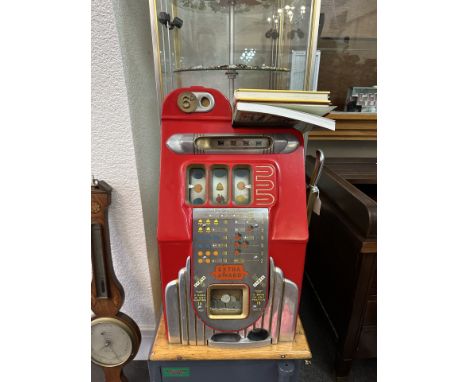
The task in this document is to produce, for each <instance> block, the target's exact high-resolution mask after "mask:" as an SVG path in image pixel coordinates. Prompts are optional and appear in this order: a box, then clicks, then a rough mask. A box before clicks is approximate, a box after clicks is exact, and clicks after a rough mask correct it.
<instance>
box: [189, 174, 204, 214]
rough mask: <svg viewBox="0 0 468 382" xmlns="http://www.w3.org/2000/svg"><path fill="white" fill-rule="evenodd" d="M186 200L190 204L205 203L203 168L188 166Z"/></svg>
mask: <svg viewBox="0 0 468 382" xmlns="http://www.w3.org/2000/svg"><path fill="white" fill-rule="evenodd" d="M187 200H188V202H189V203H190V204H193V205H200V204H205V202H206V171H205V168H204V167H203V166H199V165H194V166H190V167H189V168H188V170H187Z"/></svg>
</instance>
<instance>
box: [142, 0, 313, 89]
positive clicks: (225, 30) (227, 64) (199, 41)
mask: <svg viewBox="0 0 468 382" xmlns="http://www.w3.org/2000/svg"><path fill="white" fill-rule="evenodd" d="M150 8H151V23H152V34H153V46H154V53H155V67H156V77H157V79H159V87H160V91H161V95H162V96H165V95H166V94H168V93H169V92H170V91H172V90H173V89H175V88H179V87H186V86H192V85H203V86H209V87H213V88H217V89H219V90H220V91H221V92H222V93H223V94H224V95H225V96H226V97H228V98H232V95H233V92H234V90H235V89H236V88H264V89H296V90H302V89H306V90H307V89H312V88H313V79H314V60H315V52H316V47H317V33H318V29H319V28H318V26H319V15H320V0H317V1H310V0H276V1H273V0H150ZM158 77H159V78H158Z"/></svg>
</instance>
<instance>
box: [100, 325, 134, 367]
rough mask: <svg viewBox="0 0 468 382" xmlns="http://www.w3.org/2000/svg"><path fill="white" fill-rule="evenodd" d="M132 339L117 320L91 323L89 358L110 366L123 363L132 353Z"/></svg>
mask: <svg viewBox="0 0 468 382" xmlns="http://www.w3.org/2000/svg"><path fill="white" fill-rule="evenodd" d="M132 349H133V344H132V339H131V337H130V334H129V332H128V331H127V330H125V329H124V327H123V324H121V323H120V322H119V321H117V320H112V321H111V320H107V321H101V322H97V323H93V324H92V326H91V360H92V361H93V362H94V363H96V364H98V365H101V366H105V367H112V366H117V365H121V364H123V363H125V362H126V361H127V360H128V359H129V358H130V356H131V355H132Z"/></svg>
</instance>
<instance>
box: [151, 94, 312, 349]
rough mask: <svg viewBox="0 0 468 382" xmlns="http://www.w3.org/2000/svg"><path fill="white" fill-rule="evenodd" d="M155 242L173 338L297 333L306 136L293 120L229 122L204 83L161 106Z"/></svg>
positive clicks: (234, 340)
mask: <svg viewBox="0 0 468 382" xmlns="http://www.w3.org/2000/svg"><path fill="white" fill-rule="evenodd" d="M161 142H162V148H161V173H160V174H161V175H160V191H159V211H158V214H159V215H158V219H159V220H158V231H157V239H158V247H159V257H160V270H161V282H162V288H163V304H164V315H165V324H166V333H167V337H168V342H169V343H178V344H183V345H199V346H218V347H238V346H254V347H255V346H264V345H271V344H277V343H279V342H285V341H286V342H287V341H292V340H293V339H294V334H295V326H296V320H297V312H298V307H299V296H300V287H301V284H302V276H303V269H304V259H305V251H306V243H307V239H308V225H307V212H306V191H305V190H306V185H305V176H304V140H303V136H302V134H301V133H300V132H299V131H296V130H295V129H294V128H265V127H260V128H259V127H242V126H240V127H233V125H232V109H231V105H230V103H229V101H228V100H227V99H226V98H225V97H224V96H223V95H222V94H221V93H220V92H219V91H217V90H214V89H209V88H204V87H190V88H183V89H177V90H175V91H173V92H172V93H170V94H169V95H168V96H167V97H166V99H165V101H164V104H163V109H162V124H161Z"/></svg>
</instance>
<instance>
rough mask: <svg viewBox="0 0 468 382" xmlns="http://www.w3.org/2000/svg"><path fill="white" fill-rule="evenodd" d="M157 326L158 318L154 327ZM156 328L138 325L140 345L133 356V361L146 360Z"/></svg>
mask: <svg viewBox="0 0 468 382" xmlns="http://www.w3.org/2000/svg"><path fill="white" fill-rule="evenodd" d="M158 326H159V320H158V322H157V325H156V328H157V327H158ZM156 328H152V327H150V326H146V327H140V332H141V345H140V349H138V353H137V355H136V356H135V361H147V360H148V354H149V353H150V351H151V349H152V347H153V341H154V336H155V335H156Z"/></svg>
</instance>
